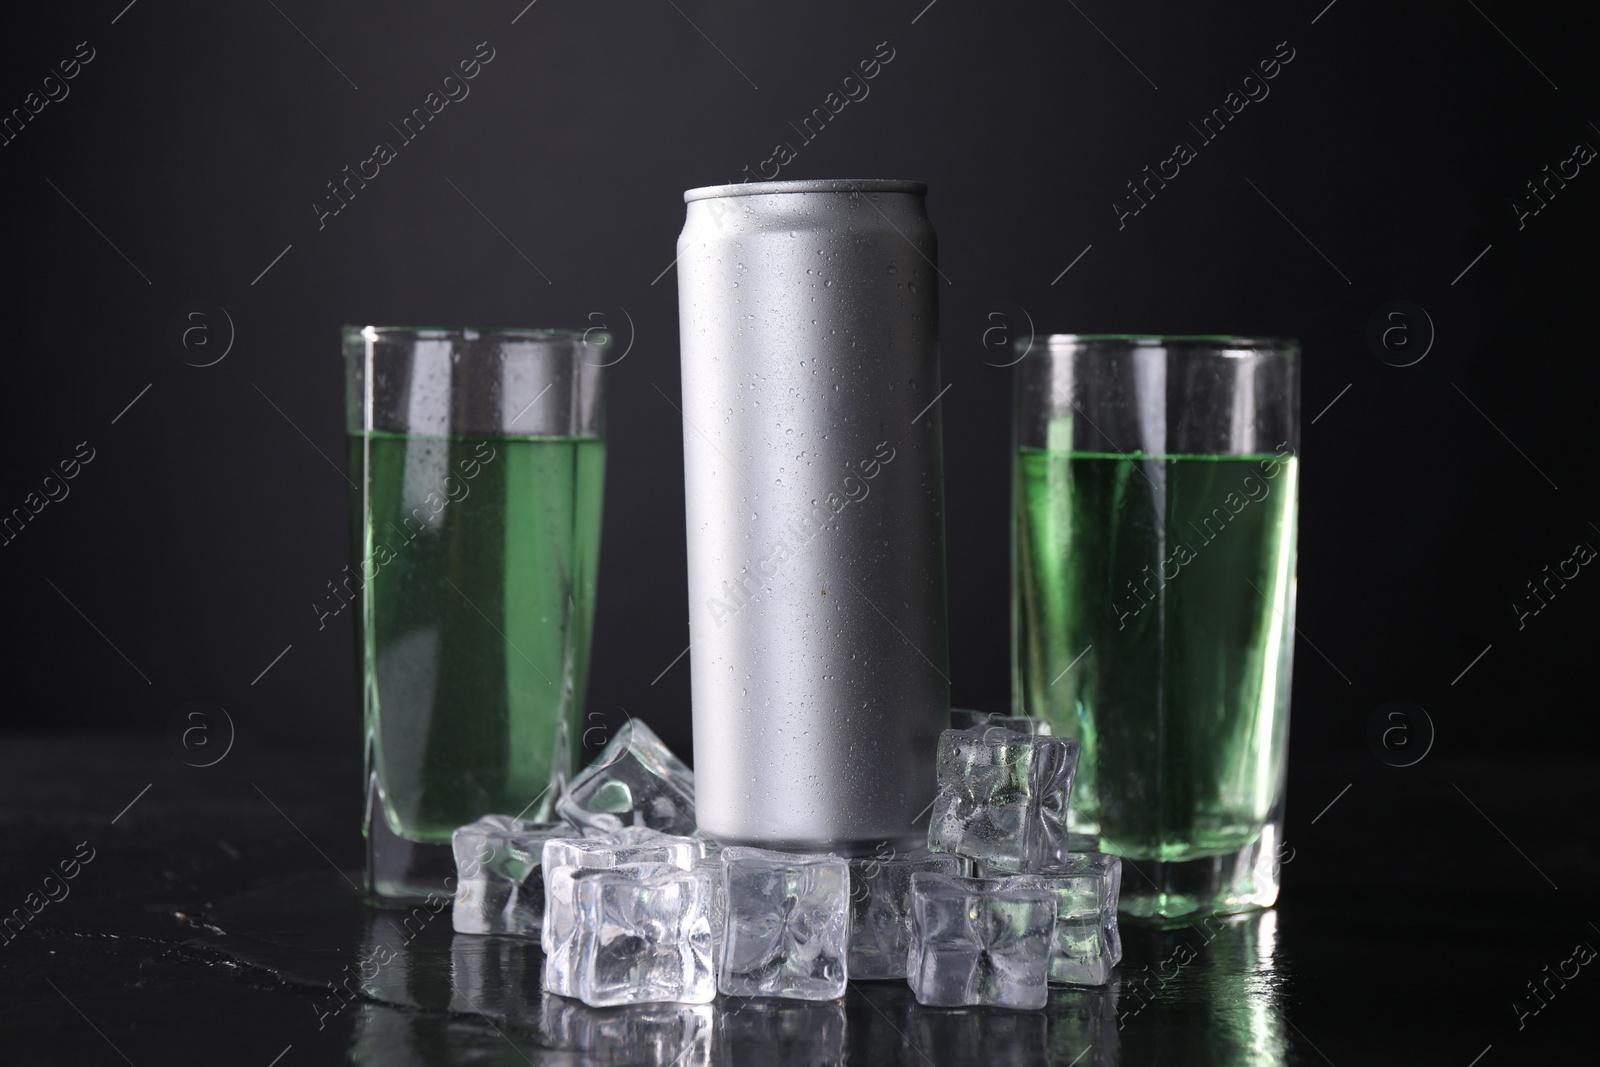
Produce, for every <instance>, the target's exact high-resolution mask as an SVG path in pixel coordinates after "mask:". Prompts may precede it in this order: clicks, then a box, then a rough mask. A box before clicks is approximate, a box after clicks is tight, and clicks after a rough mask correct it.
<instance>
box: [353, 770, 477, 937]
mask: <svg viewBox="0 0 1600 1067" xmlns="http://www.w3.org/2000/svg"><path fill="white" fill-rule="evenodd" d="M382 805H383V802H382V800H381V799H380V798H379V796H378V791H377V783H376V782H374V783H373V784H372V786H371V787H370V788H369V789H368V791H367V835H366V836H367V896H368V897H369V898H370V900H371V902H372V903H374V904H378V905H393V906H395V907H402V906H404V907H410V906H412V905H415V904H427V903H430V902H432V901H434V900H437V899H438V898H439V897H440V896H446V897H453V896H454V895H455V885H456V881H455V874H456V858H455V853H454V852H453V851H452V850H451V848H450V843H449V842H448V841H446V842H443V843H439V844H435V843H432V842H422V841H410V840H407V839H406V838H404V837H401V836H400V835H398V834H396V833H395V832H394V831H393V830H391V829H389V821H388V820H387V819H385V818H384V817H383V806H382Z"/></svg>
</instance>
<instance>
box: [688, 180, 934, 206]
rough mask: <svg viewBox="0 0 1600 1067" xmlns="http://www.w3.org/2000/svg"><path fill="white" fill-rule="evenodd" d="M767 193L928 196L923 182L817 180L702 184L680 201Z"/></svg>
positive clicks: (926, 185) (926, 186)
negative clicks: (904, 194) (909, 194)
mask: <svg viewBox="0 0 1600 1067" xmlns="http://www.w3.org/2000/svg"><path fill="white" fill-rule="evenodd" d="M770 193H914V194H915V195H917V196H926V195H928V183H927V182H913V181H902V180H899V179H895V178H821V179H816V180H812V181H796V182H735V183H733V184H732V185H702V186H701V187H700V188H698V189H689V190H686V191H685V192H684V194H683V202H684V203H686V204H687V203H689V202H690V201H694V200H715V199H718V198H721V197H724V196H765V195H767V194H770Z"/></svg>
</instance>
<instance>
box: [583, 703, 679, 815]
mask: <svg viewBox="0 0 1600 1067" xmlns="http://www.w3.org/2000/svg"><path fill="white" fill-rule="evenodd" d="M556 813H557V814H559V815H560V816H561V817H562V818H563V819H566V820H568V821H569V822H572V823H574V824H575V825H578V826H585V827H594V828H596V829H600V830H615V829H618V828H619V827H623V826H648V827H650V828H651V829H652V830H660V831H662V832H664V833H669V834H691V833H693V832H694V829H695V821H694V772H693V771H691V770H690V769H689V768H688V767H686V766H684V764H683V761H682V760H680V759H678V757H677V756H674V755H673V754H672V752H671V750H670V749H668V748H667V746H666V745H664V744H662V743H661V739H660V738H659V737H657V736H656V735H655V732H654V731H652V730H651V729H650V727H648V726H646V725H645V724H644V723H642V722H640V721H639V720H638V719H629V720H628V721H627V722H625V723H623V724H622V729H620V730H618V731H617V733H616V736H615V737H613V738H612V739H611V740H610V741H609V742H607V743H606V747H605V748H603V749H601V750H600V755H599V756H597V757H595V761H594V762H593V763H591V764H589V766H587V767H585V768H584V769H583V770H581V771H579V772H578V774H577V777H575V778H573V779H572V781H571V782H570V783H569V784H568V786H567V791H566V793H565V795H563V796H562V798H561V799H560V800H559V801H557V802H556Z"/></svg>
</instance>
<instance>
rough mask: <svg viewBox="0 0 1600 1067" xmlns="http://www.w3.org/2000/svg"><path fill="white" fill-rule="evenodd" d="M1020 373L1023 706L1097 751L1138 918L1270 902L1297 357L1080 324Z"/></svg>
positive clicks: (1290, 604)
mask: <svg viewBox="0 0 1600 1067" xmlns="http://www.w3.org/2000/svg"><path fill="white" fill-rule="evenodd" d="M1023 351H1024V352H1025V354H1024V355H1022V356H1021V357H1020V358H1019V361H1018V364H1017V378H1016V383H1017V392H1016V405H1017V406H1016V432H1017V449H1016V468H1015V474H1014V479H1015V480H1014V488H1013V494H1014V502H1015V506H1014V515H1013V537H1012V546H1013V547H1012V644H1013V670H1014V675H1013V683H1014V694H1015V696H1014V699H1015V701H1016V703H1017V705H1018V710H1019V711H1020V712H1024V713H1026V714H1029V715H1034V716H1038V717H1039V718H1042V719H1044V720H1046V721H1047V722H1049V723H1050V725H1051V727H1052V728H1053V730H1054V732H1055V733H1057V734H1063V735H1066V736H1069V737H1075V738H1077V739H1078V740H1079V741H1080V742H1081V743H1082V746H1083V748H1082V757H1081V762H1080V764H1079V771H1078V777H1077V784H1076V786H1075V791H1074V795H1073V800H1072V818H1073V820H1074V824H1075V828H1076V829H1079V830H1082V831H1085V832H1089V833H1097V834H1099V835H1100V839H1101V847H1102V848H1103V849H1104V850H1106V851H1108V852H1114V853H1117V854H1119V855H1121V856H1123V857H1124V859H1125V861H1126V862H1127V864H1128V866H1129V867H1130V868H1131V869H1130V870H1129V871H1128V872H1127V873H1126V874H1125V875H1124V877H1123V880H1122V902H1121V907H1122V910H1123V912H1124V913H1125V914H1129V915H1131V916H1134V917H1136V918H1145V919H1149V920H1152V921H1157V922H1159V921H1163V920H1169V919H1178V918H1183V917H1190V916H1193V915H1195V914H1197V913H1198V914H1201V915H1205V914H1227V913H1231V912H1238V911H1244V910H1248V909H1251V908H1257V907H1268V906H1270V905H1271V904H1272V903H1273V901H1275V900H1276V899H1277V896H1278V867H1279V863H1280V862H1281V860H1282V856H1280V851H1281V850H1282V848H1283V791H1284V768H1285V762H1286V754H1287V747H1288V744H1287V743H1288V725H1289V677H1290V668H1291V661H1292V657H1293V652H1294V608H1295V532H1296V514H1297V510H1298V496H1299V494H1298V489H1299V460H1298V452H1299V444H1300V442H1299V419H1300V350H1299V346H1298V345H1297V344H1296V343H1295V342H1293V341H1281V340H1265V339H1256V338H1244V337H1140V336H1124V335H1065V334H1059V335H1055V336H1052V337H1049V338H1047V339H1044V340H1042V341H1041V340H1033V341H1030V342H1026V343H1025V346H1024V348H1023Z"/></svg>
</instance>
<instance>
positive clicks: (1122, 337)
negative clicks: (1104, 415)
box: [1033, 333, 1300, 356]
mask: <svg viewBox="0 0 1600 1067" xmlns="http://www.w3.org/2000/svg"><path fill="white" fill-rule="evenodd" d="M1033 343H1035V344H1041V343H1042V344H1043V346H1044V347H1045V348H1056V347H1058V346H1059V347H1062V348H1065V347H1068V346H1071V345H1102V344H1105V345H1109V344H1115V345H1121V346H1124V347H1127V348H1177V349H1196V348H1250V349H1256V350H1271V351H1274V352H1276V353H1277V354H1279V355H1283V356H1297V355H1299V354H1300V342H1299V341H1298V340H1296V339H1295V338H1293V337H1262V336H1259V335H1253V336H1236V335H1233V334H1224V333H1052V334H1047V335H1045V336H1044V337H1041V338H1036V339H1034V342H1033Z"/></svg>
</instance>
